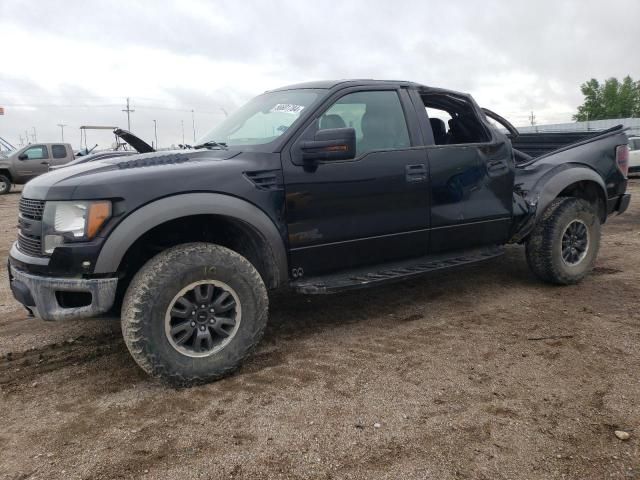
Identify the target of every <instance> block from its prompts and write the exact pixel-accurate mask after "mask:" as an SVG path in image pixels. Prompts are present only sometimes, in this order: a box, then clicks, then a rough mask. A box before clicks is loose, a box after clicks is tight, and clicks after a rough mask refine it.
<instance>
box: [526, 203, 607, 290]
mask: <svg viewBox="0 0 640 480" xmlns="http://www.w3.org/2000/svg"><path fill="white" fill-rule="evenodd" d="M599 248H600V218H599V216H598V212H597V210H596V208H595V207H594V206H593V205H592V204H591V203H589V202H587V201H586V200H583V199H580V198H574V197H560V198H556V199H555V200H554V201H553V202H551V204H550V205H549V206H548V207H547V209H546V210H545V211H544V213H543V215H542V218H541V219H540V220H539V221H538V223H537V224H536V226H535V228H534V229H533V232H531V235H530V237H529V240H528V241H527V245H526V254H527V263H528V264H529V267H530V268H531V270H532V271H533V273H535V274H536V275H537V276H538V277H539V278H540V279H542V280H544V281H545V282H549V283H555V284H559V285H569V284H573V283H578V282H579V281H580V280H582V279H583V278H584V277H585V276H586V275H587V274H588V273H589V272H590V271H591V269H592V268H593V265H594V263H595V261H596V257H597V255H598V249H599Z"/></svg>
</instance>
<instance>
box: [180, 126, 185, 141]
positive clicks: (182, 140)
mask: <svg viewBox="0 0 640 480" xmlns="http://www.w3.org/2000/svg"><path fill="white" fill-rule="evenodd" d="M180 125H182V145H184V120H180Z"/></svg>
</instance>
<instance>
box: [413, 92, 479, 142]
mask: <svg viewBox="0 0 640 480" xmlns="http://www.w3.org/2000/svg"><path fill="white" fill-rule="evenodd" d="M422 101H423V102H424V106H425V108H426V110H427V115H428V116H429V122H430V124H431V130H432V131H433V138H434V141H435V144H436V145H460V144H465V143H482V142H487V141H489V139H490V138H489V134H488V133H487V130H486V128H485V127H484V125H483V124H482V122H481V121H480V120H479V119H478V116H477V115H476V112H475V110H474V108H473V106H472V105H471V104H470V103H469V102H468V101H467V100H465V99H464V98H461V97H457V96H453V95H450V94H448V93H433V94H431V93H427V94H423V95H422Z"/></svg>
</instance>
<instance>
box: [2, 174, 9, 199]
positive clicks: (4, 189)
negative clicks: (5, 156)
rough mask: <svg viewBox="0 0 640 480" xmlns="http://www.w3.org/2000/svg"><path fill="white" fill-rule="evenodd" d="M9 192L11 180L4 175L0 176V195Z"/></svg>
mask: <svg viewBox="0 0 640 480" xmlns="http://www.w3.org/2000/svg"><path fill="white" fill-rule="evenodd" d="M10 190H11V180H10V179H9V177H7V176H6V175H2V174H0V195H4V194H5V193H9V191H10Z"/></svg>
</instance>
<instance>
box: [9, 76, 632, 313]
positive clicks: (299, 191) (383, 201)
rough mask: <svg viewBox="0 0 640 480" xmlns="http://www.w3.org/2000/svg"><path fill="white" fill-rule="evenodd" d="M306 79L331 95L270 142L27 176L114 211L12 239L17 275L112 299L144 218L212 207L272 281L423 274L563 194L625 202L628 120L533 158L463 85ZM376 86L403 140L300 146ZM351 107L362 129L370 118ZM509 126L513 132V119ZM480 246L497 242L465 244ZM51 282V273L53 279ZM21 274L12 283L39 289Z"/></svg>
mask: <svg viewBox="0 0 640 480" xmlns="http://www.w3.org/2000/svg"><path fill="white" fill-rule="evenodd" d="M296 89H302V90H307V89H312V90H313V91H314V92H322V93H321V94H319V97H318V100H317V101H315V102H314V103H313V104H311V105H309V106H308V108H304V110H301V109H298V110H297V111H302V113H301V114H300V116H299V118H298V119H297V120H296V121H295V122H294V123H292V124H291V125H289V126H283V129H280V131H281V132H282V134H281V135H279V136H277V138H276V139H274V140H273V141H270V142H269V143H265V144H262V145H249V146H242V145H235V146H234V145H229V146H228V147H227V145H226V144H215V146H214V147H212V148H196V149H193V150H179V151H172V152H150V153H145V154H140V155H132V156H127V157H121V158H111V159H104V160H100V161H96V162H90V163H85V164H81V165H77V166H73V167H69V168H64V169H60V170H56V171H54V172H50V173H48V174H46V175H43V176H41V177H39V178H37V179H35V180H33V181H32V182H30V183H28V184H27V185H26V187H25V189H24V190H23V198H24V199H28V200H30V201H33V202H36V203H38V202H40V204H42V205H45V204H46V202H50V201H69V200H85V201H86V200H94V199H95V200H109V201H111V202H112V213H113V214H112V216H111V217H110V218H109V220H108V221H107V222H106V223H105V224H104V226H103V227H102V229H101V230H100V231H99V233H98V234H97V236H96V237H95V238H93V239H92V240H91V241H85V242H76V243H63V244H62V245H60V246H58V247H56V248H55V249H54V250H53V253H51V254H42V255H33V254H27V253H25V252H24V251H20V244H19V242H17V244H16V246H14V248H13V249H12V253H11V254H10V259H9V261H10V264H11V268H12V272H14V275H13V276H14V278H15V277H16V276H18V277H19V276H21V275H23V277H24V278H26V279H28V282H27V281H22V282H21V283H22V284H23V285H26V284H27V283H29V287H28V289H27V290H29V291H30V292H31V297H33V298H35V297H34V295H35V296H38V297H39V298H43V295H41V294H40V293H41V292H42V291H43V288H44V289H45V290H46V288H45V287H41V286H38V285H36V283H37V279H38V278H42V283H43V284H46V285H49V286H50V285H52V281H51V279H52V278H53V279H56V278H59V279H67V280H69V282H66V283H65V282H64V281H63V282H62V283H60V285H63V284H64V285H67V287H69V286H70V285H71V287H69V288H77V289H81V288H85V289H86V288H93V285H94V283H91V281H92V280H108V281H105V282H97V283H96V285H99V288H100V289H103V288H104V289H106V291H107V293H108V296H110V297H113V296H114V295H115V287H114V288H112V286H113V285H116V284H117V283H118V282H119V280H120V279H122V278H130V276H131V275H132V273H135V272H130V271H127V270H126V268H125V267H123V265H124V263H125V262H124V260H123V259H124V258H126V256H127V254H128V253H129V249H130V248H133V247H132V246H133V245H136V242H137V241H138V240H140V239H142V238H143V237H144V235H145V233H146V232H148V231H151V230H152V229H154V228H156V227H160V226H161V225H163V224H166V223H167V222H171V221H174V220H176V219H180V218H187V217H189V216H194V217H195V216H197V217H198V218H204V217H205V216H206V218H207V220H206V221H207V222H212V224H211V225H209V230H211V231H213V233H215V229H216V224H215V222H216V221H218V220H220V219H225V220H230V221H233V222H236V224H237V225H238V228H239V229H241V230H243V231H244V230H245V229H246V232H248V233H247V235H251V236H252V238H253V239H254V240H253V241H255V242H256V243H257V244H259V245H260V254H259V256H258V258H257V260H258V261H260V262H264V263H265V264H268V266H269V268H265V269H264V270H263V271H262V272H261V273H262V274H263V279H264V280H265V284H266V285H267V287H269V288H278V287H282V286H287V285H292V284H293V283H294V282H300V281H301V279H302V280H304V279H308V278H309V277H314V276H318V275H325V276H326V275H329V276H331V275H334V274H335V275H339V276H340V278H341V279H342V280H340V281H341V282H343V283H344V281H345V278H347V277H349V275H346V276H345V274H344V273H345V272H348V271H350V269H360V270H358V271H361V270H362V269H363V268H364V269H370V268H374V267H375V266H376V265H385V264H393V265H396V268H392V269H386V270H385V271H386V272H387V273H385V274H383V275H378V274H376V275H373V277H375V278H376V279H385V281H386V280H387V279H390V280H393V279H394V278H397V275H399V273H398V272H421V271H422V272H426V271H430V270H432V269H434V268H435V267H437V268H443V267H446V266H454V265H460V264H464V263H466V262H468V261H469V260H470V259H475V258H488V257H487V255H488V256H489V257H490V256H492V255H493V253H492V252H496V251H497V252H499V248H498V250H494V249H495V248H497V247H500V246H502V245H504V244H506V243H509V242H521V241H524V240H526V238H527V235H528V234H529V233H530V231H531V229H532V228H533V226H534V225H535V222H536V221H537V219H538V218H539V216H540V215H541V213H542V212H543V211H544V209H545V208H546V206H547V205H548V204H549V203H550V202H551V201H552V200H553V199H554V198H556V197H557V196H558V195H561V194H563V192H564V193H567V192H569V193H570V194H572V195H578V196H582V197H584V198H586V199H588V200H590V201H591V200H592V201H594V202H597V203H598V205H600V206H601V207H599V208H600V210H601V219H602V221H605V220H606V217H607V215H608V214H610V213H611V212H614V211H619V212H621V211H624V209H625V208H626V205H628V201H629V199H628V196H625V189H626V179H625V177H624V175H623V174H622V173H621V171H620V170H619V168H618V166H617V164H616V158H615V151H616V147H617V146H619V145H624V144H626V136H625V134H624V131H623V129H622V128H615V129H611V130H610V131H607V132H604V133H603V134H601V135H598V136H597V137H593V138H590V139H588V140H585V141H584V142H579V143H578V144H576V145H571V146H567V147H563V148H561V149H559V150H557V151H555V152H551V153H549V154H547V155H543V156H541V157H539V158H531V157H530V156H528V155H525V154H522V153H520V152H518V150H517V149H514V148H513V145H512V142H511V140H510V139H509V137H508V136H507V135H506V134H504V133H503V132H502V131H500V130H499V129H497V128H496V127H495V126H494V125H493V124H492V123H490V122H489V120H488V118H487V117H491V118H492V119H494V120H496V121H500V120H504V119H502V118H501V117H499V115H496V114H493V112H490V111H483V110H482V109H481V108H480V107H479V106H478V105H477V104H476V102H475V101H474V100H473V98H472V97H471V96H469V95H467V94H462V93H458V92H453V91H449V90H443V89H435V88H430V87H425V86H422V85H418V84H415V83H411V82H399V81H372V80H352V81H336V82H314V83H310V84H302V85H294V86H290V87H284V88H282V89H279V90H277V91H278V92H287V91H290V90H296ZM372 91H375V92H391V93H392V94H393V95H396V96H397V98H396V97H394V98H396V100H397V103H398V105H399V110H398V111H400V112H401V113H402V116H403V122H404V123H405V124H406V130H407V134H406V141H404V143H403V144H402V145H401V146H397V147H393V148H388V147H377V148H376V147H373V148H369V149H368V150H366V151H360V152H358V153H357V154H356V155H355V157H354V158H349V159H346V160H345V159H341V160H339V161H318V162H315V163H313V164H311V163H309V162H307V161H306V160H305V159H304V156H303V154H302V147H301V146H302V145H304V144H305V142H308V141H309V140H310V139H313V136H314V134H315V133H316V132H317V131H318V130H319V129H320V127H319V125H320V123H321V122H322V121H324V120H323V115H324V114H325V113H326V112H327V111H328V109H330V108H331V107H332V106H334V105H335V104H336V103H337V102H338V101H340V100H341V99H343V98H345V97H346V96H348V95H358V94H361V93H363V92H365V93H366V92H372ZM429 102H432V103H429ZM429 105H431V106H435V107H440V108H441V109H443V110H444V111H449V110H447V109H452V110H451V113H452V118H451V120H450V121H449V128H448V131H447V124H446V123H445V122H444V121H442V119H440V118H436V117H433V118H432V117H430V114H429V113H428V111H427V109H428V108H430V107H429ZM280 107H282V106H280ZM285 107H287V106H286V105H285ZM456 109H459V112H460V113H459V114H458V113H457V110H456ZM294 110H295V109H294ZM373 114H374V113H373V109H372V115H373ZM338 116H339V115H338ZM333 117H334V118H333V119H332V121H335V120H336V119H335V117H336V115H333ZM363 118H364V117H363ZM343 120H344V119H343ZM347 120H349V122H351V125H352V127H353V126H354V125H355V127H358V129H360V130H361V132H360V134H361V135H362V136H364V133H366V132H364V130H366V129H365V128H364V127H363V126H362V125H360V124H354V121H353V119H347ZM374 120H375V119H374ZM358 121H361V123H362V124H365V123H366V124H367V128H368V129H369V130H371V129H373V131H378V132H379V134H380V135H382V136H383V135H384V133H385V130H384V129H381V128H380V122H384V121H386V120H385V117H384V116H383V117H381V118H379V119H378V120H375V121H374V122H373V123H372V122H371V121H370V119H367V121H365V120H358ZM376 122H377V123H376ZM505 122H506V121H505ZM343 123H344V122H343ZM507 123H508V122H507ZM439 125H440V129H441V130H440V131H438V130H437V128H438V126H439ZM344 126H345V127H346V123H345V125H344ZM335 128H336V129H339V128H340V127H335ZM442 128H444V131H443V130H442ZM376 129H377V130H376ZM507 129H508V130H510V131H511V134H512V135H517V130H515V128H513V127H512V126H510V124H509V125H508V127H507ZM213 143H215V142H213ZM22 214H23V213H22V212H21V215H22ZM22 221H23V223H22V225H23V226H24V228H30V229H31V230H30V234H34V236H36V237H37V234H38V232H37V231H36V232H34V231H33V230H34V229H35V230H37V228H39V223H38V221H36V220H33V219H26V220H25V219H24V218H22ZM23 233H24V232H23ZM170 233H172V234H176V235H177V234H180V233H183V234H185V235H187V234H189V233H193V234H194V235H195V234H197V233H198V232H197V231H194V232H170ZM191 241H193V240H191ZM478 249H480V251H489V253H488V254H482V255H470V254H468V253H467V254H465V252H472V251H473V252H477V251H478ZM430 258H433V260H432V261H430V260H429V259H430ZM435 259H437V260H435ZM398 262H400V263H398ZM412 262H413V263H416V265H412ZM398 265H401V267H400V266H398ZM394 272H395V273H394ZM24 275H27V276H24ZM336 278H337V277H336ZM349 278H350V277H349ZM362 278H366V279H367V280H366V281H364V282H361V283H362V285H370V284H373V283H376V282H377V281H376V282H372V281H371V278H372V277H371V275H364V276H363V277H362ZM86 281H89V284H88V285H90V286H89V287H87V284H85V283H84V282H86ZM34 282H35V283H34ZM74 282H75V283H74ZM78 282H79V283H78ZM103 284H104V285H103ZM311 284H313V282H311ZM56 285H57V284H56V283H55V281H54V282H53V286H54V290H55V287H56ZM19 288H20V289H21V291H20V292H18V293H17V296H18V295H19V296H22V298H23V299H24V298H26V299H27V300H25V301H27V302H28V301H29V300H28V298H29V296H28V295H27V294H26V293H25V291H24V289H23V288H22V286H19ZM314 288H315V287H313V288H311V290H313V289H314ZM323 288H324V287H323ZM302 290H303V291H309V289H307V290H304V289H302ZM325 290H331V289H330V288H328V289H325ZM78 291H83V290H78ZM84 291H86V290H84ZM34 292H35V293H34ZM38 292H40V293H38ZM47 295H48V294H47ZM94 295H95V296H96V300H95V302H94V303H95V305H92V308H93V310H91V309H89V310H84V311H83V312H85V314H88V315H93V314H98V313H100V312H102V311H104V309H105V307H106V306H107V305H108V304H109V305H108V306H110V303H111V302H113V298H111V299H110V300H109V299H108V298H107V299H105V298H104V297H101V296H100V295H101V293H99V292H98V291H95V292H94ZM54 297H55V295H54ZM54 297H51V295H48V296H47V299H46V300H40V301H41V302H44V303H47V302H49V300H51V298H54ZM25 301H23V302H22V303H25ZM25 305H26V303H25ZM27 306H30V307H33V305H27ZM58 307H60V306H59V305H58ZM58 307H56V309H55V310H53V308H54V307H52V306H49V307H47V306H46V305H45V306H42V305H37V308H36V310H37V311H38V312H40V314H41V316H43V317H46V318H49V319H54V318H55V319H60V318H65V315H67V316H68V317H75V316H77V315H78V311H77V310H76V311H73V310H69V311H68V312H67V313H66V314H65V311H64V310H65V309H62V311H61V310H60V309H59V308H58ZM42 309H45V310H47V311H45V312H44V313H43V312H41V310H42Z"/></svg>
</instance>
